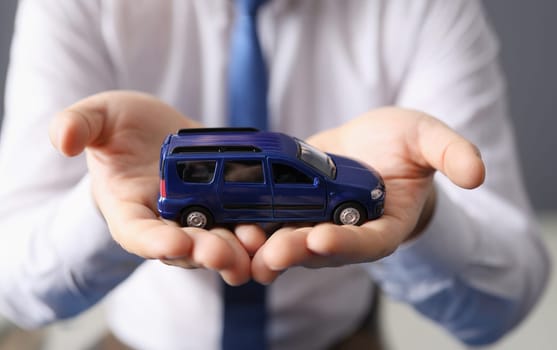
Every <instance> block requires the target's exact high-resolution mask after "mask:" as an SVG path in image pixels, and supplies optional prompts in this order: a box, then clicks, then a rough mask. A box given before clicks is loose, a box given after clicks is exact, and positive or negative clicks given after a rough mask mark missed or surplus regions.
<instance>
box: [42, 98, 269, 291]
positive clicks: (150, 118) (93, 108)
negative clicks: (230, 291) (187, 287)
mask: <svg viewBox="0 0 557 350" xmlns="http://www.w3.org/2000/svg"><path fill="white" fill-rule="evenodd" d="M196 126H199V125H198V124H196V123H195V122H194V121H192V120H189V119H187V118H185V117H184V116H183V115H181V114H180V113H178V112H177V111H176V110H174V109H173V108H171V107H170V106H168V105H166V104H164V103H162V102H160V101H159V100H157V99H155V98H153V97H150V96H148V95H143V94H139V93H131V92H106V93H102V94H99V95H95V96H92V97H89V98H87V99H85V100H82V101H80V102H78V103H76V104H75V105H73V106H71V107H69V108H68V109H66V110H65V111H63V112H61V113H60V114H58V115H57V116H56V118H55V119H54V120H53V121H52V123H51V126H50V137H51V141H52V143H53V144H54V146H55V147H56V148H57V149H58V150H59V151H60V152H62V153H63V154H65V155H67V156H75V155H77V154H80V153H81V152H83V151H84V150H85V152H86V155H87V165H88V167H89V173H90V176H91V182H92V192H93V197H94V199H95V201H96V203H97V206H98V208H99V209H100V211H101V212H102V214H103V216H104V218H105V220H106V222H107V224H108V227H109V229H110V232H111V234H112V236H113V238H114V239H115V240H116V241H117V242H118V243H119V244H120V245H121V246H122V247H123V248H124V249H126V250H127V251H129V252H131V253H134V254H137V255H139V256H142V257H144V258H146V259H160V260H162V261H163V262H165V263H167V264H172V265H177V266H181V267H185V268H196V267H203V268H208V269H212V270H216V271H218V272H219V273H220V274H221V275H222V277H223V278H224V279H225V280H226V281H227V282H228V283H230V284H241V283H243V282H246V281H247V280H249V278H250V277H251V272H250V256H249V255H250V254H251V255H253V254H254V253H255V250H257V248H259V246H261V244H262V243H263V240H264V235H263V234H262V233H261V232H260V230H257V229H256V228H255V227H254V226H253V225H252V226H249V225H246V226H240V227H238V229H237V231H238V232H237V235H234V234H233V233H232V232H230V231H228V230H225V229H223V228H215V229H213V230H211V231H205V230H200V229H194V228H186V229H184V228H180V227H178V226H177V225H176V224H175V223H173V222H170V221H166V220H162V219H160V218H159V217H158V215H157V208H156V202H157V198H158V190H159V189H158V183H159V180H158V162H159V152H160V146H161V144H162V142H163V140H164V138H165V137H166V135H168V134H169V133H172V132H176V131H177V130H178V129H180V128H190V127H196ZM84 224H85V225H86V223H84ZM237 237H239V238H240V239H238V238H237Z"/></svg>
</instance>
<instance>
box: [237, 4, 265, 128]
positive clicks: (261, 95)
mask: <svg viewBox="0 0 557 350" xmlns="http://www.w3.org/2000/svg"><path fill="white" fill-rule="evenodd" d="M265 1H266V0H236V18H235V22H234V28H233V31H232V38H231V42H230V62H229V64H228V110H229V115H228V117H229V122H230V125H231V126H251V127H256V128H258V129H261V130H266V129H267V119H268V112H267V87H268V83H267V70H266V68H265V61H264V59H263V53H262V51H261V46H260V44H259V40H258V37H257V21H256V14H257V9H258V8H259V6H261V5H262V4H263V3H264V2H265Z"/></svg>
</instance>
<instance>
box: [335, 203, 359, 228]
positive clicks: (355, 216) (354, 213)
mask: <svg viewBox="0 0 557 350" xmlns="http://www.w3.org/2000/svg"><path fill="white" fill-rule="evenodd" d="M365 221H366V211H365V210H364V208H363V207H362V206H361V205H360V204H358V203H355V202H349V203H344V204H341V205H339V206H338V207H337V208H336V209H335V211H334V213H333V222H334V223H335V224H337V225H355V226H360V225H361V224H363V223H364V222H365Z"/></svg>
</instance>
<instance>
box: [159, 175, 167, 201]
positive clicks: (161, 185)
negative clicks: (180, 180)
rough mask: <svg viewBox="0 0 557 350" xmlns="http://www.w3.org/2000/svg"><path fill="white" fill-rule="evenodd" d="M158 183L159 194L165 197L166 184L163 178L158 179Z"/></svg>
mask: <svg viewBox="0 0 557 350" xmlns="http://www.w3.org/2000/svg"><path fill="white" fill-rule="evenodd" d="M159 185H160V194H161V197H162V198H166V184H165V182H164V180H162V179H161V180H160V182H159Z"/></svg>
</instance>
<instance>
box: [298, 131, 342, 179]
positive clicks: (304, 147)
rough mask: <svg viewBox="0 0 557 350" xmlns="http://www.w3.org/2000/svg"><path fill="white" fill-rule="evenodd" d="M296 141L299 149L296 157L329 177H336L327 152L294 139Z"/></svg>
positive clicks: (335, 170)
mask: <svg viewBox="0 0 557 350" xmlns="http://www.w3.org/2000/svg"><path fill="white" fill-rule="evenodd" d="M296 142H297V143H298V150H299V153H298V158H300V159H301V160H302V161H304V162H305V163H306V164H308V165H309V166H311V167H312V168H314V169H316V170H317V171H319V172H320V173H322V174H323V175H325V176H327V177H330V178H331V179H334V178H335V177H336V172H337V169H336V165H335V163H334V162H333V160H332V159H331V157H329V155H328V154H327V153H325V152H322V151H320V150H318V149H317V148H315V147H313V146H311V145H309V144H307V143H305V142H304V141H302V140H299V139H296Z"/></svg>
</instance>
